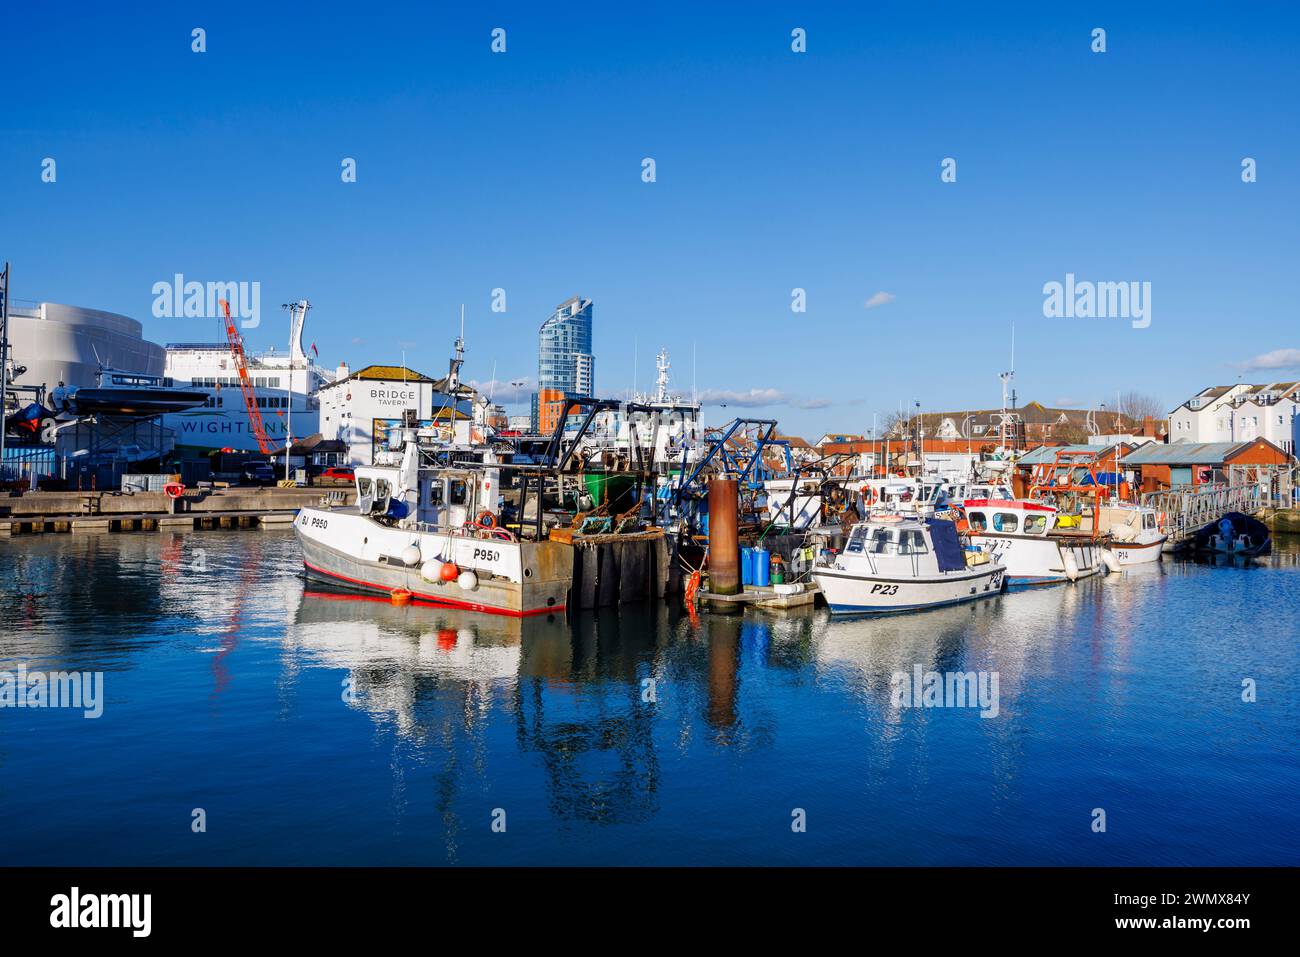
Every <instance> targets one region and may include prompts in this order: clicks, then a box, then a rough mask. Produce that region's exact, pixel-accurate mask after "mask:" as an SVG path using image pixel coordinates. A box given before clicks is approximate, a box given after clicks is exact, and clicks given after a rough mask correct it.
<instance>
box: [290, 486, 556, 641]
mask: <svg viewBox="0 0 1300 957" xmlns="http://www.w3.org/2000/svg"><path fill="white" fill-rule="evenodd" d="M294 531H295V532H296V533H297V535H298V543H299V545H300V547H301V548H302V553H303V569H304V571H305V572H306V574H307V576H308V577H309V578H312V579H316V580H318V581H325V582H329V583H331V584H333V585H335V586H338V587H343V588H349V589H352V590H356V591H361V592H367V593H372V594H383V595H391V594H392V592H393V591H395V590H397V589H406V590H407V591H409V592H410V593H411V600H412V601H416V602H424V603H428V604H435V605H444V606H447V607H451V608H463V609H466V610H469V611H478V612H487V613H489V614H498V615H513V616H525V615H540V614H546V613H548V612H557V611H563V610H564V608H565V606H566V604H567V599H568V593H569V586H570V584H571V583H572V581H573V549H572V547H571V546H569V545H565V544H562V543H560V542H551V541H543V542H519V541H513V542H511V541H504V540H502V539H499V538H488V539H481V538H475V537H469V536H460V535H446V534H435V533H432V532H420V531H417V530H414V529H402V528H394V527H390V526H385V525H381V524H380V523H378V522H376V521H374V520H373V519H370V518H368V517H365V516H362V515H359V514H356V513H347V512H341V511H330V510H326V509H303V510H302V511H300V512H299V514H298V517H297V518H296V519H295V520H294ZM411 545H417V546H418V547H419V549H420V553H421V560H420V561H419V562H417V563H415V564H414V565H407V564H406V563H405V562H403V561H402V555H403V553H404V551H405V550H406V549H407V548H409V547H410V546H411ZM447 561H450V562H451V563H453V564H455V565H456V567H457V568H458V569H459V570H460V571H462V572H464V571H472V572H474V573H475V574H474V578H475V581H474V582H473V584H472V587H469V588H466V587H462V585H461V584H460V583H459V582H458V581H457V580H452V581H450V582H444V581H441V580H430V579H429V578H427V577H425V575H424V574H423V573H422V571H421V569H422V567H423V565H424V563H425V562H434V563H435V565H438V566H440V565H441V564H442V563H443V562H447Z"/></svg>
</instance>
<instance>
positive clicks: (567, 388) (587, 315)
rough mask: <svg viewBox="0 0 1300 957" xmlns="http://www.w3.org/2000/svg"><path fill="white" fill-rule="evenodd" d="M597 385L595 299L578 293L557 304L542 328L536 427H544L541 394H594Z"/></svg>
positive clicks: (534, 409)
mask: <svg viewBox="0 0 1300 957" xmlns="http://www.w3.org/2000/svg"><path fill="white" fill-rule="evenodd" d="M595 385H596V357H595V356H594V355H593V354H592V351H591V300H590V299H583V298H582V297H581V296H574V297H573V298H572V299H568V300H566V301H565V302H562V303H560V305H558V306H556V308H555V312H553V313H552V314H551V315H550V316H549V317H548V318H547V320H546V321H545V322H543V323H542V327H541V329H540V330H538V343H537V390H538V391H537V392H535V393H533V403H532V415H531V419H532V424H533V429H534V430H537V429H538V428H539V427H540V424H541V422H540V420H541V409H540V403H539V400H538V394H539V393H546V394H547V396H548V398H549V397H551V396H554V395H556V394H557V393H558V394H560V395H563V396H590V395H591V394H592V391H593V390H594V389H595Z"/></svg>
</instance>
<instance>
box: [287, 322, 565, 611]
mask: <svg viewBox="0 0 1300 957" xmlns="http://www.w3.org/2000/svg"><path fill="white" fill-rule="evenodd" d="M463 357H464V340H463V337H462V338H461V339H457V340H456V357H455V358H454V359H452V360H451V370H450V372H449V373H448V375H447V378H446V379H445V380H444V388H445V390H446V391H447V394H448V395H450V396H452V397H453V398H454V397H456V396H457V395H458V394H459V391H460V367H461V364H462V363H463V361H464V358H463ZM507 448H508V446H498V445H494V444H493V443H491V442H490V441H476V440H475V438H474V437H473V435H472V433H466V431H465V430H464V429H459V430H458V429H457V427H456V426H454V425H453V426H448V425H445V424H443V425H439V424H425V425H421V424H420V423H419V422H418V420H417V418H416V413H415V411H414V410H409V409H408V410H407V411H405V412H404V413H403V416H402V422H401V425H400V426H398V427H397V428H393V429H391V430H390V431H389V433H388V443H387V448H384V449H379V450H377V451H376V453H375V461H374V464H373V465H370V466H359V467H358V468H357V469H356V473H355V482H356V489H357V501H356V505H354V506H349V507H346V508H304V509H302V510H301V511H300V512H299V513H298V517H297V518H296V519H295V520H294V531H295V532H296V533H297V536H298V543H299V545H300V546H301V547H302V553H303V568H304V570H305V572H306V574H307V577H308V578H315V579H319V580H323V581H326V582H329V583H331V584H334V585H336V586H342V587H346V588H353V589H357V590H360V591H365V592H371V593H376V592H377V593H380V594H386V595H388V596H389V597H390V598H391V599H392V600H393V601H394V602H399V603H400V602H425V603H430V604H435V605H446V606H450V607H454V608H464V609H468V610H470V611H481V612H489V613H493V614H500V615H515V616H525V615H538V614H545V613H547V612H554V611H560V610H562V609H564V608H565V606H566V603H567V598H568V594H569V587H570V585H571V584H572V581H573V548H572V547H571V546H570V545H569V544H567V543H562V542H556V541H551V540H549V539H546V538H543V537H542V536H541V534H540V532H541V528H540V523H539V527H538V536H537V539H536V540H534V541H529V540H526V539H524V538H523V537H522V536H521V535H520V534H518V533H516V532H515V531H512V530H510V529H508V528H504V527H503V526H502V522H501V514H502V494H501V493H502V488H501V481H502V466H503V465H506V464H512V463H507V462H506V461H504V459H505V458H508V457H509V456H510V453H509V452H508V451H506V449H507ZM538 504H539V506H540V503H538ZM521 511H522V509H521ZM518 528H519V531H520V532H522V531H523V525H522V522H521V523H520V524H519V526H518Z"/></svg>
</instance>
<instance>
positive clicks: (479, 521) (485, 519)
mask: <svg viewBox="0 0 1300 957" xmlns="http://www.w3.org/2000/svg"><path fill="white" fill-rule="evenodd" d="M474 524H475V525H477V526H478V527H479V528H496V527H497V517H496V516H495V515H493V514H492V513H491V512H490V511H488V510H487V509H486V508H485V509H483V511H481V512H479V513H478V518H476V519H474Z"/></svg>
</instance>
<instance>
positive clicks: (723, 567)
mask: <svg viewBox="0 0 1300 957" xmlns="http://www.w3.org/2000/svg"><path fill="white" fill-rule="evenodd" d="M739 491H740V485H739V482H737V481H736V479H734V478H715V479H714V480H713V481H711V482H710V483H709V591H711V592H714V593H715V594H718V595H735V594H738V593H739V592H740V536H739V529H738V527H737V508H738V504H739V502H738V497H739Z"/></svg>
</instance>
